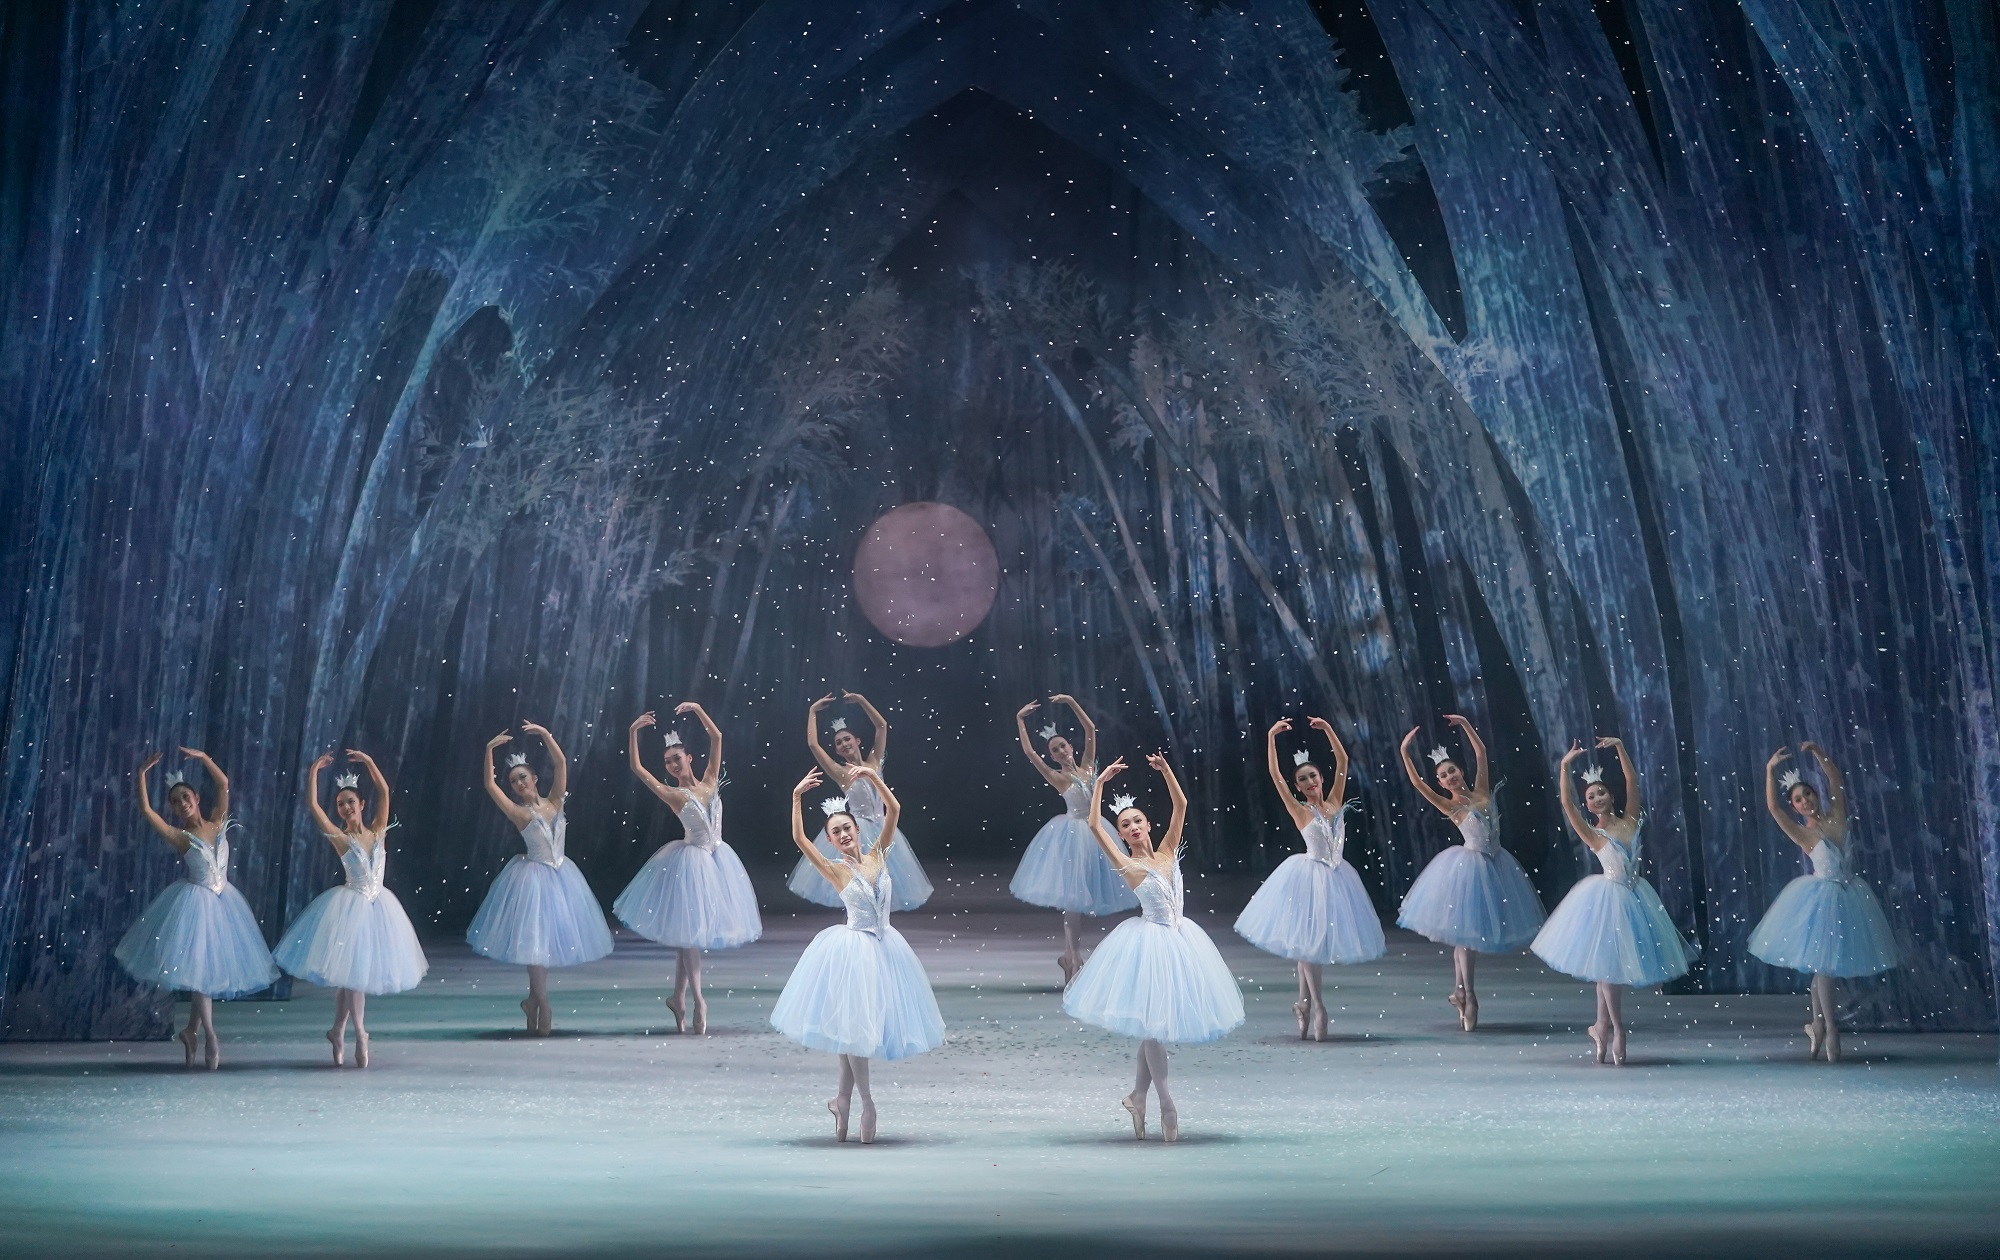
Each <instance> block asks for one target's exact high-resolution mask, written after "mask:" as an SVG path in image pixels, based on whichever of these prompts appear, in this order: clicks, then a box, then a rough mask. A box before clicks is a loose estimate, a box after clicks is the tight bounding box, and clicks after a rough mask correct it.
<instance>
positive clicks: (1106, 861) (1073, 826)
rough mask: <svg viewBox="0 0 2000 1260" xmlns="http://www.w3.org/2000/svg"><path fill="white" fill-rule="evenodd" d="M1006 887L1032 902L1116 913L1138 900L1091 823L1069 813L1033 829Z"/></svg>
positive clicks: (1132, 906) (1082, 911)
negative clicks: (1113, 865)
mask: <svg viewBox="0 0 2000 1260" xmlns="http://www.w3.org/2000/svg"><path fill="white" fill-rule="evenodd" d="M1007 891H1008V892H1010V893H1013V894H1014V897H1015V899H1016V900H1018V901H1025V902H1027V903H1028V904H1029V905H1031V906H1049V907H1051V908H1053V909H1056V910H1069V911H1073V912H1075V913H1077V914H1092V915H1103V914H1117V913H1118V912H1119V911H1121V910H1133V909H1136V908H1138V905H1139V899H1138V897H1136V896H1134V895H1133V893H1132V889H1131V888H1130V887H1128V886H1127V885H1126V883H1125V877H1124V876H1122V875H1120V874H1119V873H1118V872H1117V871H1115V870H1113V869H1112V867H1111V859H1110V858H1108V857H1105V856H1104V850H1103V849H1101V848H1099V847H1098V844H1097V838H1096V837H1095V836H1093V835H1091V834H1090V824H1089V823H1087V822H1084V821H1082V820H1081V819H1076V818H1071V817H1070V816H1069V815H1068V814H1059V815H1057V816H1056V817H1054V818H1051V819H1050V820H1049V821H1048V822H1047V823H1045V824H1044V825H1043V827H1042V829H1041V830H1040V831H1038V832H1036V833H1035V838H1034V839H1033V840H1030V841H1029V842H1028V851H1027V852H1026V853H1024V854H1022V855H1021V865H1020V866H1019V867H1017V868H1016V869H1015V871H1014V879H1013V882H1011V883H1009V884H1008V885H1007Z"/></svg>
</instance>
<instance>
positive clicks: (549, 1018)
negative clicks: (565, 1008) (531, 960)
mask: <svg viewBox="0 0 2000 1260" xmlns="http://www.w3.org/2000/svg"><path fill="white" fill-rule="evenodd" d="M521 1010H522V1011H523V1012H525V1013H526V1014H527V1016H528V1033H529V1035H530V1036H534V1037H546V1036H548V1035H549V1030H550V1029H551V1028H553V1027H554V1025H555V1012H554V1011H553V1010H551V1009H550V1007H549V969H548V968H547V967H536V966H530V967H529V968H528V996H527V998H526V999H525V1000H524V1001H523V1002H522V1003H521Z"/></svg>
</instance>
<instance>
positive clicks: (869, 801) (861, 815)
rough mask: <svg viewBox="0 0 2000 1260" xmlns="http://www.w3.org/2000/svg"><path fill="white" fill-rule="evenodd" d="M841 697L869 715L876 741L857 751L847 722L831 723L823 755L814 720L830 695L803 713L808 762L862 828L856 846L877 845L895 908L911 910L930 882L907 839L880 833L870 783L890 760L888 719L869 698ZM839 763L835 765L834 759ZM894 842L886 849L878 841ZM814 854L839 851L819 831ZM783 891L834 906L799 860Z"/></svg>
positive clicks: (832, 895)
mask: <svg viewBox="0 0 2000 1260" xmlns="http://www.w3.org/2000/svg"><path fill="white" fill-rule="evenodd" d="M840 698H841V699H842V700H845V701H846V702H847V703H849V704H852V705H855V706H858V707H859V708H860V710H861V711H862V712H863V713H865V714H866V715H867V716H868V723H869V725H871V726H873V727H874V728H875V737H874V739H873V741H872V742H870V743H869V745H868V747H867V749H866V750H864V749H863V748H862V746H861V737H860V736H859V735H856V734H855V733H854V732H853V731H851V730H849V729H848V728H847V719H846V718H835V719H834V720H833V727H832V730H833V739H832V740H831V742H832V744H833V753H832V755H828V753H827V751H826V749H825V747H824V746H822V745H821V744H820V742H819V715H820V713H821V712H822V711H823V710H825V708H826V707H827V706H828V705H830V704H832V703H833V700H834V696H833V693H832V692H828V693H827V694H825V695H823V696H821V697H820V698H819V699H817V700H815V701H813V703H812V708H810V709H809V710H807V712H806V747H807V748H809V749H811V750H812V755H813V759H814V760H815V761H817V762H819V767H820V769H821V770H822V771H824V772H825V774H826V777H827V778H828V779H830V780H832V782H833V784H834V786H836V787H838V788H839V789H840V790H841V791H843V792H845V793H847V808H848V811H849V812H850V813H852V814H853V815H854V819H855V821H856V822H858V823H860V824H861V842H862V844H864V845H866V846H867V847H869V848H874V847H875V846H876V845H878V844H880V845H881V846H882V851H883V852H884V853H886V854H887V855H888V859H889V875H890V878H891V880H892V881H893V882H894V883H895V886H896V909H898V910H914V909H916V908H917V907H918V906H921V905H923V904H924V903H925V902H926V901H929V900H930V898H931V893H932V891H933V889H932V888H931V881H930V877H929V876H927V875H925V874H924V867H923V863H921V862H919V861H917V852H916V850H915V849H912V848H911V847H910V841H909V837H907V836H901V835H896V833H895V832H894V830H893V829H891V830H890V831H887V832H885V831H884V830H883V829H882V827H883V823H882V810H883V805H882V795H881V793H879V792H877V791H876V790H875V783H878V782H883V781H884V780H883V777H882V776H883V774H884V767H885V766H887V765H888V757H889V720H888V719H887V718H885V717H883V716H882V714H881V712H880V710H878V709H876V707H875V706H874V705H872V704H870V703H868V698H867V697H866V696H864V695H862V694H861V693H860V692H858V691H844V692H842V693H841V694H840ZM836 758H838V760H836ZM862 766H867V767H868V768H869V769H871V770H873V771H874V772H875V774H874V777H873V780H872V781H871V780H870V779H869V778H868V777H866V776H864V777H862V778H860V779H858V780H857V779H856V778H855V772H856V771H857V770H859V769H860V768H861V767H862ZM885 835H888V836H892V837H894V839H895V843H894V844H888V843H886V842H884V841H883V839H882V837H883V836H885ZM813 847H814V848H816V849H818V850H819V855H820V856H821V857H823V858H827V859H828V860H831V859H833V858H835V857H838V856H839V851H838V849H837V848H836V846H835V845H834V843H833V841H832V840H831V838H829V837H828V836H827V834H826V832H825V831H824V830H822V831H821V832H820V833H819V837H818V838H817V839H816V840H814V841H813ZM785 886H786V887H788V888H790V889H791V890H792V891H793V892H795V893H797V894H798V895H799V896H801V897H804V898H805V899H806V900H807V901H810V902H812V903H813V904H814V905H816V906H830V907H831V906H838V905H840V904H841V901H840V893H839V891H838V890H836V889H835V888H834V886H833V885H832V884H829V883H827V882H826V879H825V877H823V876H822V875H821V874H820V873H819V870H818V868H816V867H815V866H814V865H813V864H812V863H810V862H808V861H806V860H805V859H804V858H800V859H799V863H798V865H797V866H794V867H793V868H792V877H791V879H790V880H789V881H787V883H786V885H785Z"/></svg>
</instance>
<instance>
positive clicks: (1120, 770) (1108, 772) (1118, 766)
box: [1097, 757, 1129, 780]
mask: <svg viewBox="0 0 2000 1260" xmlns="http://www.w3.org/2000/svg"><path fill="white" fill-rule="evenodd" d="M1128 768H1129V767H1127V766H1126V764H1125V759H1124V758H1123V757H1120V758H1118V760H1116V761H1114V762H1112V763H1111V764H1110V765H1108V766H1106V767H1104V770H1103V772H1102V773H1100V774H1099V775H1098V776H1097V777H1098V778H1100V779H1104V780H1111V779H1115V778H1117V777H1118V776H1119V775H1121V774H1124V773H1125V771H1126V770H1127V769H1128Z"/></svg>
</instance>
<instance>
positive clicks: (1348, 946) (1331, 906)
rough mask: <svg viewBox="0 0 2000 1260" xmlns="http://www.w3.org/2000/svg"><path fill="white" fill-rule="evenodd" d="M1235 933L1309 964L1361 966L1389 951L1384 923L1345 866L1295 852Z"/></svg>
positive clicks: (1269, 951)
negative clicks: (1384, 936)
mask: <svg viewBox="0 0 2000 1260" xmlns="http://www.w3.org/2000/svg"><path fill="white" fill-rule="evenodd" d="M1236 934H1237V935H1238V936H1240V937H1242V938H1243V939H1244V940H1246V941H1249V942H1250V943H1251V944H1252V945H1255V946H1256V947H1257V948H1258V949H1261V950H1263V951H1264V952H1265V953H1267V954H1276V955H1277V956H1278V957H1280V958H1290V959H1292V960H1293V961H1295V962H1308V963H1359V962H1368V961H1369V960H1371V959H1375V958H1380V957H1381V956H1382V955H1383V954H1384V953H1385V952H1386V951H1387V949H1388V946H1387V945H1386V944H1385V943H1384V941H1383V939H1382V920H1381V918H1380V916H1378V915H1377V914H1376V913H1375V906H1374V904H1373V903H1371V902H1370V901H1369V900H1368V890H1367V889H1365V888H1363V887H1362V886H1361V877H1360V876H1359V875H1357V874H1355V873H1354V867H1353V866H1352V865H1351V864H1350V863H1347V862H1341V863H1338V864H1330V863H1327V862H1323V861H1320V860H1319V859H1317V858H1314V857H1312V856H1310V855H1308V854H1304V853H1294V854H1293V855H1292V856H1290V857H1288V858H1286V859H1285V860H1284V861H1283V862H1281V863H1279V864H1278V869H1277V870H1275V871H1272V872H1271V877H1270V878H1269V879H1267V880H1265V881H1264V886H1263V887H1262V888H1259V889H1258V890H1257V895H1256V896H1254V897H1252V898H1250V904H1249V905H1247V906H1245V907H1243V913H1242V914H1241V915H1239V916H1237V919H1236Z"/></svg>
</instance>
